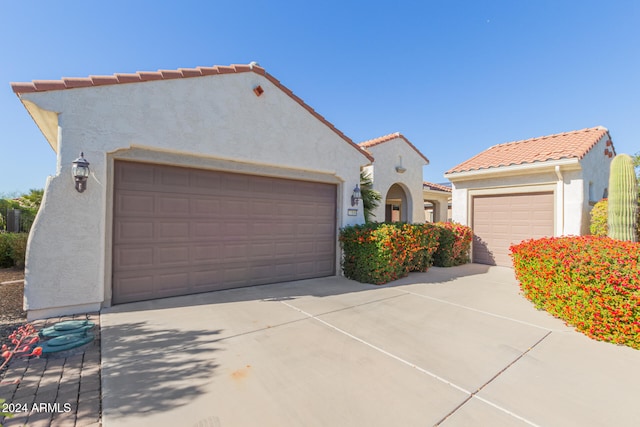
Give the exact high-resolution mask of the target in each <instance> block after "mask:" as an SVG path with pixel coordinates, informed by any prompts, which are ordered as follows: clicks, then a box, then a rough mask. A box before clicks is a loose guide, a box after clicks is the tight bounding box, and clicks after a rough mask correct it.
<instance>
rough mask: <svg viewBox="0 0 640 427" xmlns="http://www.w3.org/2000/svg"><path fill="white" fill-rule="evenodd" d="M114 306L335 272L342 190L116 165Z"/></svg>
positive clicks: (141, 165)
mask: <svg viewBox="0 0 640 427" xmlns="http://www.w3.org/2000/svg"><path fill="white" fill-rule="evenodd" d="M114 169H115V179H114V215H113V295H112V301H113V303H115V304H117V303H124V302H131V301H140V300H147V299H154V298H162V297H169V296H176V295H185V294H192V293H198V292H208V291H214V290H220V289H230V288H236V287H243V286H252V285H261V284H267V283H275V282H280V281H288V280H298V279H307V278H313V277H323V276H330V275H333V274H335V256H336V253H335V250H336V223H335V217H336V186H335V185H333V184H325V183H317V182H306V181H297V180H288V179H279V178H271V177H262V176H254V175H245V174H237V173H228V172H219V171H208V170H199V169H189V168H183V167H174V166H166V165H154V164H145V163H134V162H125V161H116V162H115V165H114Z"/></svg>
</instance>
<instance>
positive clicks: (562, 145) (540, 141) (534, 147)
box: [446, 126, 615, 174]
mask: <svg viewBox="0 0 640 427" xmlns="http://www.w3.org/2000/svg"><path fill="white" fill-rule="evenodd" d="M605 135H607V138H608V140H609V141H610V140H611V137H610V136H609V131H608V130H607V129H606V128H605V127H602V126H597V127H594V128H587V129H582V130H576V131H572V132H565V133H558V134H555V135H549V136H542V137H538V138H532V139H526V140H522V141H514V142H507V143H504V144H498V145H494V146H493V147H491V148H489V149H487V150H485V151H483V152H481V153H480V154H477V155H476V156H474V157H472V158H470V159H469V160H466V161H464V162H462V163H460V164H459V165H457V166H455V167H453V168H451V169H449V170H448V171H447V172H446V174H453V173H457V172H467V171H473V170H480V169H489V168H498V167H502V166H512V165H523V164H530V163H538V162H546V161H549V160H562V159H573V158H576V159H582V158H583V157H584V156H585V154H587V153H588V152H589V150H591V148H593V146H594V145H596V143H597V142H598V141H600V140H601V139H602V137H603V136H605ZM611 148H612V150H613V152H614V153H615V150H614V149H613V145H612V144H611Z"/></svg>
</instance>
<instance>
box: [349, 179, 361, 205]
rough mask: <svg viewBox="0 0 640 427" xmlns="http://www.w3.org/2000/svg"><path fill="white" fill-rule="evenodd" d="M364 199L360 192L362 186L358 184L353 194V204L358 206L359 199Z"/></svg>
mask: <svg viewBox="0 0 640 427" xmlns="http://www.w3.org/2000/svg"><path fill="white" fill-rule="evenodd" d="M361 199H362V193H361V192H360V187H359V186H358V185H357V184H356V188H354V189H353V194H352V195H351V206H358V200H361Z"/></svg>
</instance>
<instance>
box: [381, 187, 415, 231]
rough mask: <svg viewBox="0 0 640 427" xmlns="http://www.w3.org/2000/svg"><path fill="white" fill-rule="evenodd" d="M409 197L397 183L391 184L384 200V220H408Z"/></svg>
mask: <svg viewBox="0 0 640 427" xmlns="http://www.w3.org/2000/svg"><path fill="white" fill-rule="evenodd" d="M408 213H409V198H408V197H407V192H406V191H405V190H404V188H402V187H401V186H400V185H399V184H393V185H392V186H391V187H390V188H389V191H387V195H386V197H385V200H384V220H385V221H386V222H397V221H403V222H408V218H409V217H408Z"/></svg>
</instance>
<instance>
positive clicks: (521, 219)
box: [472, 192, 554, 267]
mask: <svg viewBox="0 0 640 427" xmlns="http://www.w3.org/2000/svg"><path fill="white" fill-rule="evenodd" d="M472 206H473V208H472V209H473V225H472V227H473V233H474V238H473V262H477V263H480V264H490V265H502V266H508V267H511V265H512V263H511V258H510V257H509V246H511V244H513V243H519V242H520V241H522V240H525V239H535V238H540V237H547V236H553V235H554V232H553V223H554V215H553V212H554V210H553V193H552V192H549V193H527V194H505V195H492V196H475V197H474V198H473V201H472Z"/></svg>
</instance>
